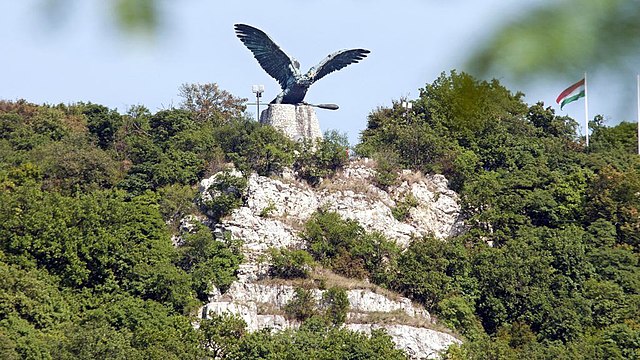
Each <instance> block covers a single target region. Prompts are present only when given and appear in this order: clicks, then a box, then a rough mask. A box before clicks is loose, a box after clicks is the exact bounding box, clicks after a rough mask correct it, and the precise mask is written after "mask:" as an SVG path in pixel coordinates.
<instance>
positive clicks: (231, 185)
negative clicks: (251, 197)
mask: <svg viewBox="0 0 640 360" xmlns="http://www.w3.org/2000/svg"><path fill="white" fill-rule="evenodd" d="M247 184H248V183H247V179H245V178H244V177H242V176H241V175H236V174H233V173H232V172H231V171H229V170H225V171H223V172H220V173H218V174H216V175H215V178H214V181H213V183H211V185H210V186H209V188H208V189H206V194H207V195H208V197H209V198H204V199H203V198H202V195H201V199H200V205H201V208H202V211H203V212H205V213H206V214H207V215H209V216H210V217H211V218H212V219H213V220H214V221H216V222H217V221H219V220H220V218H221V217H223V216H225V215H229V214H230V213H231V211H233V209H236V208H238V207H240V206H242V204H243V196H244V191H245V190H246V189H247Z"/></svg>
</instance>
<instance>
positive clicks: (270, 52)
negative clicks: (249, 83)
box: [234, 24, 370, 105]
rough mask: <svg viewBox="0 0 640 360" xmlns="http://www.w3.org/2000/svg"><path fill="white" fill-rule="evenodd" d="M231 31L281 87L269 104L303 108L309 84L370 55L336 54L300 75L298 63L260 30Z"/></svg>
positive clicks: (358, 52) (362, 52)
mask: <svg viewBox="0 0 640 360" xmlns="http://www.w3.org/2000/svg"><path fill="white" fill-rule="evenodd" d="M234 28H235V30H236V35H237V36H238V38H240V41H242V42H243V43H244V45H245V46H246V47H247V48H249V50H251V52H252V53H253V56H254V57H255V58H256V60H258V63H259V64H260V66H261V67H262V68H263V69H264V71H266V72H267V74H269V75H270V76H271V77H273V78H274V79H276V80H277V81H278V83H280V87H281V88H282V92H281V93H280V94H278V96H276V98H275V99H273V100H272V101H271V103H272V104H294V105H296V104H305V103H304V97H305V95H306V94H307V90H309V86H311V84H313V83H315V82H316V81H318V80H320V79H322V78H323V77H325V76H326V75H328V74H330V73H332V72H334V71H338V70H340V69H342V68H344V67H346V66H347V65H349V64H355V63H357V62H359V61H360V60H362V59H364V58H365V57H366V56H367V54H369V53H370V51H369V50H365V49H351V50H340V51H336V52H334V53H333V54H330V55H329V56H327V57H326V58H324V60H322V61H321V62H320V63H319V64H318V65H316V66H314V67H312V68H311V69H309V71H307V73H306V74H303V73H301V72H300V63H299V62H298V61H297V60H296V59H294V58H293V57H290V56H289V55H287V54H286V53H285V52H284V51H282V49H281V48H280V46H278V45H277V44H276V43H275V42H274V41H273V40H271V38H269V36H267V34H265V33H264V32H263V31H262V30H260V29H256V28H254V27H253V26H249V25H245V24H236V25H235V26H234Z"/></svg>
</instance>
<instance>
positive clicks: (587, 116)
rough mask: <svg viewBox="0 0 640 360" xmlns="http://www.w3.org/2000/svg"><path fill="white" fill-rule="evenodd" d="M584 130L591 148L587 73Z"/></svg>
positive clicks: (585, 75)
mask: <svg viewBox="0 0 640 360" xmlns="http://www.w3.org/2000/svg"><path fill="white" fill-rule="evenodd" d="M584 129H585V133H586V139H587V147H589V93H588V90H587V72H586V71H585V73H584Z"/></svg>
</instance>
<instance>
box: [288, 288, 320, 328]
mask: <svg viewBox="0 0 640 360" xmlns="http://www.w3.org/2000/svg"><path fill="white" fill-rule="evenodd" d="M316 306H317V305H316V300H315V299H314V298H313V294H311V291H309V290H306V289H303V288H301V287H297V288H295V295H294V297H293V299H292V300H291V301H290V302H289V303H288V304H287V305H285V307H284V312H285V315H286V317H287V318H289V319H295V320H297V321H305V320H307V319H308V318H310V317H311V316H313V315H315V314H316V313H317V310H316Z"/></svg>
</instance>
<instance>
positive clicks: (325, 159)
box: [293, 130, 349, 186]
mask: <svg viewBox="0 0 640 360" xmlns="http://www.w3.org/2000/svg"><path fill="white" fill-rule="evenodd" d="M348 150H349V142H348V140H347V136H346V134H340V133H338V132H337V131H335V130H330V131H327V132H325V134H324V139H322V140H316V141H315V142H312V141H304V142H303V143H302V150H301V151H300V154H299V155H298V157H297V158H296V161H295V163H294V164H293V167H294V169H295V170H296V172H297V173H298V176H299V177H300V178H302V179H304V180H305V181H307V182H308V183H309V184H311V185H313V186H316V185H318V184H319V183H320V181H321V180H322V179H323V178H328V177H331V176H333V175H334V174H335V173H336V172H337V171H338V170H340V169H342V168H343V167H344V166H345V165H346V164H347V162H348V161H349V155H348Z"/></svg>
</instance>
